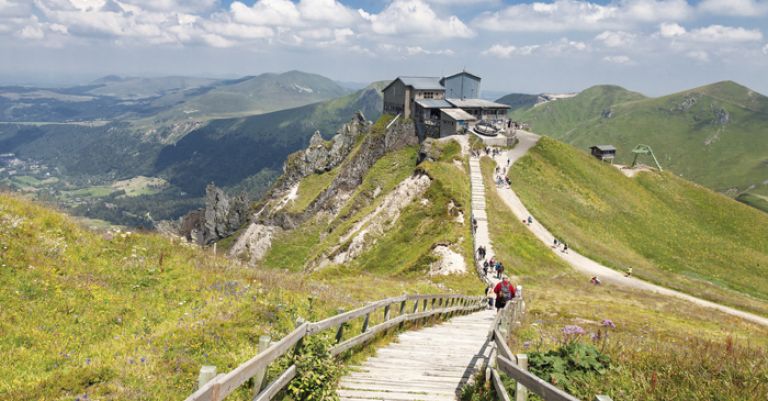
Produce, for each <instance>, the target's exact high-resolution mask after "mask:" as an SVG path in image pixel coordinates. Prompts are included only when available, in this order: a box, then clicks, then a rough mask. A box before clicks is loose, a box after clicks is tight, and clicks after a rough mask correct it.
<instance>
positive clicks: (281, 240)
mask: <svg viewBox="0 0 768 401" xmlns="http://www.w3.org/2000/svg"><path fill="white" fill-rule="evenodd" d="M417 151H418V149H417V148H415V147H409V148H405V149H402V150H399V151H396V152H392V153H389V154H387V155H385V156H384V157H383V158H381V159H380V160H379V161H378V162H376V163H375V164H374V166H373V167H372V168H371V170H370V171H369V173H368V174H367V175H366V177H365V178H364V180H363V183H362V184H361V185H360V186H359V187H358V188H357V190H356V191H355V192H354V193H353V194H352V195H351V197H350V199H349V200H348V201H347V202H346V203H345V204H344V205H343V206H342V208H341V211H340V212H339V215H338V216H336V217H335V218H333V219H332V220H330V221H329V220H325V219H324V218H314V219H312V220H310V221H308V222H306V223H305V224H303V225H302V226H300V227H298V228H297V229H296V230H295V231H290V232H285V233H283V234H281V235H279V236H278V237H277V238H276V239H275V240H274V241H273V246H272V248H271V249H270V250H269V252H268V253H267V255H266V257H265V259H264V262H263V263H264V265H265V266H267V267H272V268H287V269H291V270H300V269H302V268H303V267H304V266H305V264H306V263H307V262H309V261H312V260H315V259H316V258H317V257H319V256H321V255H322V254H323V253H325V252H327V251H328V250H329V249H330V248H331V247H333V246H335V245H336V244H338V243H339V238H340V237H341V236H342V235H343V234H344V233H346V232H347V231H348V230H349V229H350V228H351V227H353V226H354V225H355V223H357V222H359V221H361V220H362V219H363V218H364V217H365V216H367V215H368V214H370V213H371V212H372V211H373V210H375V209H376V207H377V206H378V205H379V204H380V203H381V202H382V201H383V199H384V197H385V196H386V194H388V193H389V192H391V191H392V190H393V189H394V188H395V187H396V186H397V185H398V184H399V183H400V182H402V181H403V180H404V179H406V178H407V177H409V176H411V175H412V174H413V173H414V171H415V170H416V168H417V166H416V164H415V161H416V154H417ZM459 151H460V149H459V146H458V144H456V143H454V142H449V143H448V144H446V145H445V151H444V156H443V159H441V160H439V161H436V162H425V163H422V164H420V165H419V166H418V168H419V169H421V170H423V171H424V172H426V173H427V174H428V175H429V176H430V177H431V178H432V179H433V182H432V184H431V185H430V188H429V189H428V190H427V192H426V194H425V196H424V198H426V199H428V200H429V202H428V203H427V204H422V203H418V202H414V203H413V204H411V205H410V206H408V207H406V208H405V209H404V210H403V211H402V213H401V214H400V216H399V218H398V220H397V222H396V223H395V225H394V226H393V227H392V228H391V229H389V230H388V231H387V233H386V234H385V235H383V236H382V237H381V238H377V239H376V240H375V243H374V244H373V245H372V246H371V247H370V248H369V249H368V250H367V251H366V252H364V253H363V254H362V255H361V256H359V257H358V258H357V259H355V260H354V261H352V262H350V263H348V264H345V265H344V266H328V267H326V268H324V269H322V270H321V271H319V272H318V273H317V274H318V275H320V276H324V277H325V276H327V277H333V276H337V275H359V274H374V275H386V276H392V275H394V276H396V277H400V278H402V279H407V280H414V281H420V280H424V278H425V273H426V271H427V270H428V266H429V264H430V263H431V262H433V259H432V256H431V249H432V247H433V246H434V245H436V244H438V243H460V251H461V253H462V254H464V256H465V259H467V261H468V262H469V261H470V260H471V255H472V244H471V241H467V240H466V239H468V238H470V233H469V225H468V221H466V220H467V219H468V214H467V213H465V216H464V219H465V224H464V225H461V224H458V223H456V222H454V221H453V219H454V216H452V215H451V214H449V213H448V208H447V205H448V203H449V202H450V201H451V200H453V201H454V202H455V203H456V204H457V205H458V206H459V207H461V208H464V207H465V205H468V204H469V197H470V195H469V182H468V178H467V176H466V174H464V173H462V172H461V171H459V168H458V167H457V166H456V165H454V163H453V160H454V158H458V159H461V157H460V156H459V155H458V152H459ZM305 180H306V179H305ZM376 188H380V193H379V194H378V196H376V197H375V198H374V197H373V196H372V194H373V193H374V191H375V190H376ZM468 264H469V263H468ZM430 281H432V282H439V283H443V284H446V285H448V286H449V287H451V288H457V289H465V290H467V291H471V292H472V293H476V292H477V291H478V290H479V289H478V282H477V279H476V278H475V276H474V273H473V272H471V271H470V272H469V273H467V274H461V275H452V276H448V277H436V278H433V279H431V280H430Z"/></svg>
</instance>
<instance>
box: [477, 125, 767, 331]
mask: <svg viewBox="0 0 768 401" xmlns="http://www.w3.org/2000/svg"><path fill="white" fill-rule="evenodd" d="M517 135H518V138H519V139H520V143H518V144H517V146H516V147H515V148H513V149H512V150H509V151H506V152H502V153H501V154H500V155H499V156H497V157H496V158H495V159H496V163H497V164H498V165H499V166H506V165H507V160H509V162H510V166H511V165H512V164H514V163H515V162H516V161H517V160H518V159H520V157H522V156H523V155H525V154H526V153H527V152H528V150H529V149H530V148H532V147H533V146H534V145H536V143H537V142H538V140H539V138H540V137H539V136H538V135H536V134H532V133H529V132H524V131H519V130H518V134H517ZM470 165H471V162H470ZM473 180H474V177H473ZM473 183H474V181H473ZM513 185H514V183H513ZM496 191H497V192H498V194H499V195H500V196H501V199H502V200H503V201H504V203H505V204H506V205H507V206H508V207H509V208H510V209H511V210H512V212H513V213H514V214H515V216H517V218H518V219H519V220H520V221H522V220H523V219H527V218H528V216H531V214H530V212H529V211H528V209H526V208H525V205H523V203H522V201H520V198H519V197H518V196H517V194H516V193H515V192H514V190H512V188H508V187H506V186H505V187H499V188H496ZM474 199H475V198H474V188H473V202H474ZM484 205H485V203H483V206H484ZM473 206H474V203H473ZM484 209H485V208H484V207H483V210H484ZM473 210H474V207H473ZM532 217H533V224H531V225H529V226H528V229H529V230H530V231H531V232H532V233H533V234H534V235H535V236H536V237H537V238H538V239H539V240H541V242H543V243H544V244H545V245H546V246H547V247H551V245H552V243H553V241H554V236H553V235H552V234H551V233H550V232H549V230H547V229H546V227H544V226H543V225H541V224H539V222H538V221H537V220H536V216H532ZM486 224H487V221H486ZM485 227H486V229H485V234H484V235H485V236H486V237H487V235H488V234H487V233H488V231H487V226H485ZM479 231H480V229H479V227H478V232H479ZM480 237H481V236H480V235H478V238H480ZM487 242H488V244H490V239H488V240H487ZM478 245H479V244H478ZM476 246H477V245H476ZM489 250H490V248H489ZM552 252H554V253H555V254H556V255H557V256H559V257H560V258H561V259H563V260H565V261H566V262H568V263H569V264H570V265H571V266H573V268H574V269H576V270H577V271H579V272H581V273H584V274H585V275H587V276H589V277H592V276H598V277H600V280H601V281H602V282H603V284H609V283H610V284H615V285H621V286H624V287H631V288H636V289H639V290H643V291H652V292H656V293H659V294H663V295H668V296H672V297H676V298H680V299H683V300H686V301H690V302H693V303H695V304H697V305H700V306H703V307H707V308H712V309H717V310H719V311H721V312H724V313H727V314H729V315H733V316H737V317H740V318H743V319H746V320H749V321H751V322H754V323H757V324H760V325H763V326H768V318H765V317H762V316H759V315H756V314H753V313H749V312H744V311H740V310H738V309H734V308H731V307H728V306H724V305H720V304H717V303H714V302H711V301H707V300H704V299H701V298H697V297H694V296H691V295H688V294H684V293H682V292H679V291H675V290H671V289H669V288H665V287H661V286H658V285H655V284H651V283H649V282H647V281H643V280H640V279H637V278H634V277H624V273H622V272H618V271H616V270H613V269H611V268H609V267H607V266H604V265H602V264H600V263H598V262H595V261H594V260H592V259H589V258H587V257H586V256H583V255H580V254H579V253H577V252H574V251H573V250H568V253H563V252H562V250H560V249H553V248H552ZM489 254H490V255H492V254H493V253H490V252H489ZM585 285H588V284H587V283H586V281H585Z"/></svg>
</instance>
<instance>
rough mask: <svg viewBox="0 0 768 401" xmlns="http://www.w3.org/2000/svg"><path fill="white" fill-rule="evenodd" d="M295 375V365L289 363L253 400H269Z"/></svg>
mask: <svg viewBox="0 0 768 401" xmlns="http://www.w3.org/2000/svg"><path fill="white" fill-rule="evenodd" d="M294 377H296V365H291V367H290V368H288V369H286V370H285V372H283V373H282V374H281V375H280V376H278V377H277V379H275V380H274V381H273V382H272V383H269V384H268V385H267V387H265V388H264V390H262V391H261V392H260V393H259V395H257V396H256V398H254V399H253V401H269V400H271V399H272V398H274V396H275V395H277V393H279V392H280V390H282V389H283V388H285V386H287V385H288V383H290V382H291V380H293V378H294Z"/></svg>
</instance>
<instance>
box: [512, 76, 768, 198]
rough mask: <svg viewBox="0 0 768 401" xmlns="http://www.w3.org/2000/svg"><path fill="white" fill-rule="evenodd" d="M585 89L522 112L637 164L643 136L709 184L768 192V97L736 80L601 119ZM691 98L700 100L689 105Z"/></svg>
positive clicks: (565, 136) (539, 127) (543, 128)
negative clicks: (724, 117)
mask: <svg viewBox="0 0 768 401" xmlns="http://www.w3.org/2000/svg"><path fill="white" fill-rule="evenodd" d="M585 92H587V91H585ZM585 92H584V93H585ZM584 93H582V94H580V95H578V96H576V97H575V98H572V99H567V100H563V101H557V102H554V103H551V104H549V105H546V106H540V107H536V108H533V109H530V110H528V111H526V112H521V113H520V114H519V117H520V118H522V119H524V120H527V121H530V122H532V124H533V129H534V130H535V131H537V132H539V133H543V134H547V135H551V136H553V137H555V138H558V139H562V140H564V141H566V142H568V143H571V144H573V145H575V146H577V147H579V148H582V149H586V148H588V147H589V146H591V145H595V144H598V143H610V144H613V145H615V146H616V147H617V148H618V152H617V161H618V162H621V163H631V161H632V158H633V154H632V153H631V152H630V151H631V150H632V148H633V147H634V146H635V145H637V144H639V143H643V144H647V145H650V146H651V147H652V148H653V150H654V152H655V153H656V157H657V158H659V161H660V162H661V164H662V166H663V167H664V168H666V169H669V170H671V171H673V172H675V173H676V174H678V175H682V176H684V177H686V178H688V179H690V180H693V181H695V182H698V183H700V184H702V185H705V186H707V187H709V188H712V189H715V190H717V191H725V190H727V189H731V188H737V189H738V190H739V191H744V190H749V191H752V190H753V189H751V188H750V186H752V185H755V186H756V187H757V190H758V191H760V190H761V189H762V190H763V191H768V184H764V181H765V180H766V178H767V177H768V164H766V162H767V161H768V159H766V154H768V140H767V139H766V138H768V137H766V136H765V135H760V133H762V132H764V131H765V130H766V127H768V98H766V97H765V96H762V95H760V94H758V93H755V92H754V91H751V90H750V89H748V88H745V87H743V86H741V85H738V84H736V83H734V82H720V83H717V84H713V85H709V86H705V87H701V88H696V89H692V90H689V91H685V92H681V93H676V94H672V95H669V96H664V97H661V98H655V99H645V100H638V101H631V102H624V103H621V102H617V103H614V106H613V107H612V112H613V116H612V117H611V118H602V117H601V110H600V109H599V108H595V107H592V104H591V103H590V102H591V100H590V99H589V98H588V97H586V96H582V95H583V94H584ZM686 99H695V101H696V103H695V104H694V105H693V106H691V107H690V108H688V109H686V108H685V107H682V105H683V103H684V102H685V100H686ZM720 109H724V110H726V111H727V112H728V114H729V116H730V118H729V122H728V123H727V124H725V125H720V124H717V121H716V120H717V116H716V112H717V111H719V110H720ZM574 110H579V111H581V112H580V113H579V114H576V113H574ZM564 116H565V118H564ZM643 162H644V163H646V164H650V163H652V162H651V161H649V160H643Z"/></svg>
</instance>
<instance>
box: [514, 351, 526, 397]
mask: <svg viewBox="0 0 768 401" xmlns="http://www.w3.org/2000/svg"><path fill="white" fill-rule="evenodd" d="M516 357H517V366H519V367H520V369H522V370H528V355H526V354H517V355H516ZM526 400H528V389H527V388H525V387H523V385H522V384H520V382H517V385H516V386H515V401H526Z"/></svg>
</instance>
